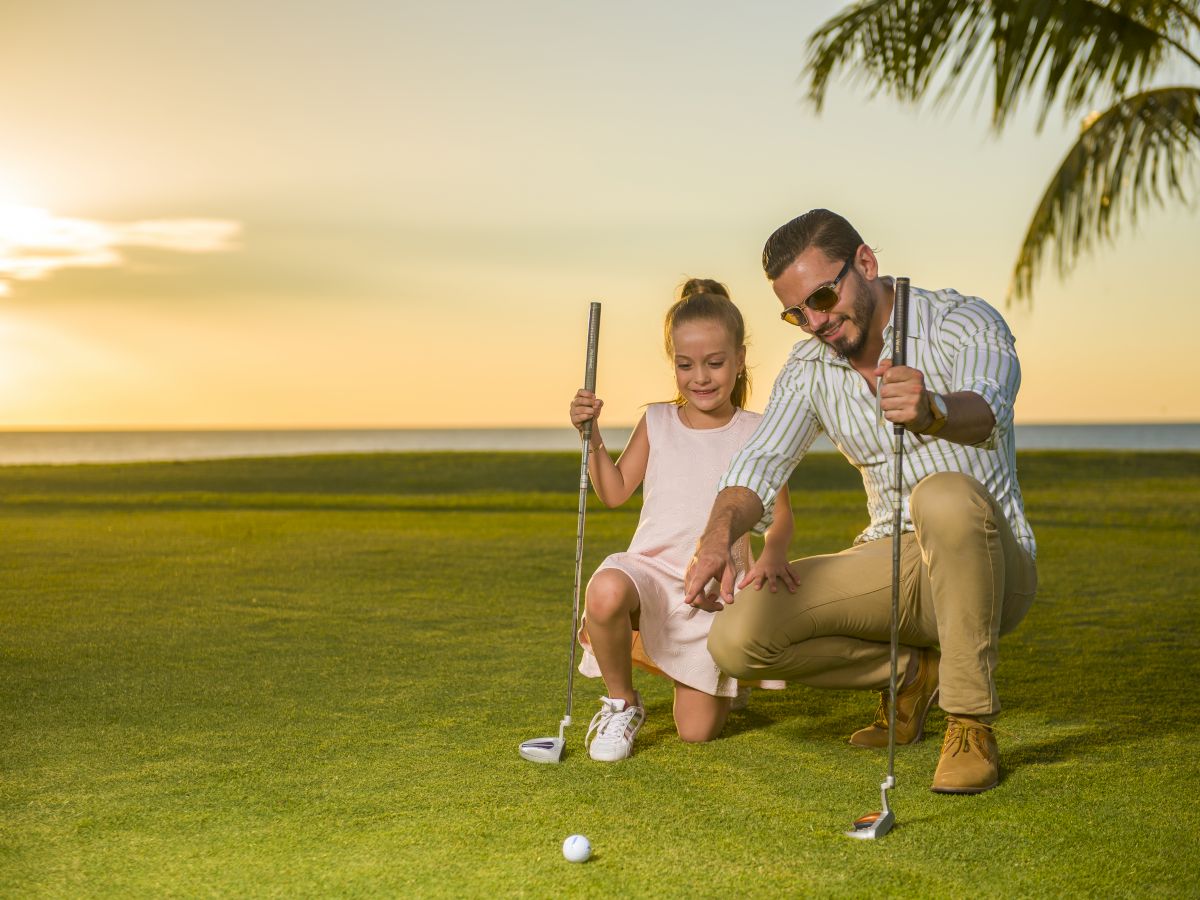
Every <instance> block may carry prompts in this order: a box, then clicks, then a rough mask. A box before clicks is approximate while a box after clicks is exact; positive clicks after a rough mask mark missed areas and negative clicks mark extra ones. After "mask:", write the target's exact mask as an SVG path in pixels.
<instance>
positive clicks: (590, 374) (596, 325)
mask: <svg viewBox="0 0 1200 900" xmlns="http://www.w3.org/2000/svg"><path fill="white" fill-rule="evenodd" d="M599 349H600V304H599V303H598V302H596V301H592V306H591V310H590V311H589V312H588V336H587V361H586V363H585V364H584V369H583V389H584V390H585V391H591V392H592V393H595V392H596V354H597V352H598V351H599ZM591 437H592V420H591V419H588V420H587V421H586V422H584V423H583V439H584V440H585V441H587V440H590V439H591Z"/></svg>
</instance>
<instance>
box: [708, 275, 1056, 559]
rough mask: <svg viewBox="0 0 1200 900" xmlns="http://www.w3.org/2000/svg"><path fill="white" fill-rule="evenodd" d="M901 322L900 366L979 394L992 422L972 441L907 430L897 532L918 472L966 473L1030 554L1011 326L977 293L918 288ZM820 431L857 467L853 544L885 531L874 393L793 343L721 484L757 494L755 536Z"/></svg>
mask: <svg viewBox="0 0 1200 900" xmlns="http://www.w3.org/2000/svg"><path fill="white" fill-rule="evenodd" d="M908 324H909V334H908V347H907V356H908V358H907V363H908V365H909V366H911V367H912V368H915V369H917V370H919V371H920V372H922V373H923V374H924V376H925V386H926V388H927V389H928V390H931V391H935V392H937V393H943V394H945V393H953V392H955V391H971V392H972V393H975V394H978V395H979V396H980V397H982V398H983V399H984V400H985V401H987V404H988V406H990V407H991V409H992V412H993V413H994V414H995V417H996V424H995V427H994V428H993V429H992V432H991V434H989V435H988V436H987V438H986V439H985V440H983V441H981V442H980V443H979V444H976V445H973V446H966V445H963V444H955V443H951V442H950V441H945V440H941V439H939V438H937V437H930V436H928V435H921V434H918V435H914V434H911V433H905V436H904V441H905V446H904V468H903V472H904V530H905V531H911V530H913V525H912V519H911V517H910V515H909V508H908V495H909V492H911V490H912V489H913V487H915V486H916V484H917V483H918V482H919V481H920V480H921V479H922V478H924V477H925V476H927V475H932V474H933V473H934V472H963V473H965V474H967V475H970V476H972V477H973V478H975V479H976V480H977V481H979V482H980V483H981V484H982V485H983V486H984V487H986V488H987V490H988V491H989V492H990V493H991V495H992V496H993V497H994V498H995V499H996V501H997V502H998V503H999V504H1000V508H1001V509H1002V510H1003V511H1004V515H1005V518H1006V519H1007V520H1008V524H1009V525H1010V526H1011V527H1012V530H1013V534H1014V535H1015V537H1016V539H1017V540H1018V541H1019V542H1020V543H1021V545H1022V546H1023V547H1025V548H1026V549H1027V550H1028V551H1029V552H1030V554H1033V555H1036V553H1037V547H1036V544H1035V543H1034V539H1033V530H1032V529H1031V528H1030V527H1029V522H1028V521H1027V520H1026V519H1025V508H1024V503H1023V501H1022V499H1021V488H1020V486H1019V485H1018V484H1017V461H1016V444H1015V441H1014V437H1013V402H1014V401H1015V400H1016V397H1017V389H1018V388H1019V387H1020V385H1021V366H1020V363H1019V362H1018V361H1017V354H1016V350H1015V348H1014V343H1015V342H1014V340H1013V336H1012V332H1011V331H1009V329H1008V325H1007V324H1005V322H1004V319H1003V318H1002V317H1001V316H1000V313H998V312H997V311H996V310H995V309H993V308H992V307H991V306H989V305H988V304H987V303H985V302H984V301H983V300H980V299H979V298H978V297H964V296H962V295H961V294H959V293H958V292H957V291H952V290H943V291H926V290H921V289H919V288H915V287H914V288H912V292H911V296H910V301H909V321H908ZM891 340H892V324H891V322H889V323H888V325H887V326H886V328H885V329H884V332H883V345H884V348H885V353H884V356H883V359H888V358H890V350H891ZM821 432H825V433H826V434H827V435H829V438H830V440H832V441H833V443H834V444H835V445H836V446H837V448H838V450H840V451H841V452H842V455H843V456H845V457H846V459H848V460H849V461H850V462H851V463H852V464H853V465H854V466H855V468H857V469H858V470H859V472H861V473H862V477H863V486H864V487H865V488H866V490H867V511H868V513H869V514H870V516H871V524H870V525H869V526H868V527H867V529H866V530H865V531H864V532H863V533H862V534H860V535H859V536H858V537H857V538H855V543H856V544H857V543H861V542H863V541H871V540H876V539H877V538H883V537H889V536H891V534H892V523H893V512H892V509H893V505H892V504H893V498H894V497H895V493H896V486H895V484H894V479H895V456H894V453H895V444H894V438H893V433H892V423H890V422H888V421H887V420H885V419H884V418H883V416H882V414H881V413H880V410H879V402H878V397H877V394H875V393H873V392H872V391H871V389H870V387H869V386H868V384H867V381H866V379H864V378H863V377H862V375H860V374H859V373H858V372H857V371H855V370H854V368H853V367H851V365H850V363H849V362H848V361H847V360H845V359H844V358H842V357H840V356H838V355H837V354H836V353H835V352H834V351H833V350H832V349H830V348H829V347H827V346H826V345H825V344H823V343H822V342H821V341H819V340H816V339H809V340H804V341H801V342H800V343H798V344H797V345H796V346H795V347H794V348H793V349H792V352H791V354H790V355H789V356H788V360H787V362H786V363H785V364H784V367H783V370H782V371H781V372H780V373H779V377H778V378H777V379H776V380H775V386H774V388H772V390H771V398H770V400H769V401H768V403H767V410H766V412H765V413H764V414H763V419H762V422H761V424H760V425H759V426H758V429H757V430H756V431H755V432H754V435H753V436H752V437H751V438H750V441H749V442H748V443H747V444H746V446H745V447H743V448H742V450H741V452H740V453H739V454H738V455H737V456H735V457H734V458H733V462H731V463H730V465H729V470H728V471H727V472H726V473H725V476H724V478H722V479H721V483H720V485H719V487H720V489H724V488H726V487H731V486H741V487H746V488H749V489H750V490H752V491H754V493H755V494H757V495H758V497H759V499H761V500H762V504H763V509H764V510H765V514H764V515H763V518H762V519H761V520H760V521H759V522H758V524H757V525H755V528H754V530H755V531H756V532H759V533H761V532H762V531H764V530H766V528H767V526H768V525H770V523H771V517H772V513H773V511H774V506H775V496H776V494H777V493H778V491H779V489H780V487H782V486H783V485H784V484H785V483H786V482H787V479H788V477H789V476H790V475H791V473H792V470H793V469H794V468H795V467H796V465H797V463H799V462H800V460H801V459H803V457H804V455H805V453H807V452H808V449H809V447H811V446H812V443H813V441H814V440H816V438H817V435H818V434H820V433H821Z"/></svg>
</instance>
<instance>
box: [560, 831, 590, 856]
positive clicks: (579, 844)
mask: <svg viewBox="0 0 1200 900" xmlns="http://www.w3.org/2000/svg"><path fill="white" fill-rule="evenodd" d="M563 856H565V857H566V858H567V859H568V860H570V861H571V862H587V861H588V860H589V859H591V857H592V842H591V841H589V840H588V839H587V838H585V837H584V836H583V835H582V834H573V835H571V836H570V837H569V838H567V839H566V840H565V841H563Z"/></svg>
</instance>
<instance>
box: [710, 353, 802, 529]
mask: <svg viewBox="0 0 1200 900" xmlns="http://www.w3.org/2000/svg"><path fill="white" fill-rule="evenodd" d="M794 356H795V354H793V357H794ZM804 368H805V367H804V366H803V365H797V364H796V362H795V360H794V358H793V359H789V360H788V363H787V364H786V365H785V366H784V368H783V370H782V371H781V372H780V373H779V377H778V378H776V379H775V385H774V387H773V388H772V389H771V397H770V399H769V400H768V401H767V409H766V411H765V412H764V413H763V418H762V421H761V422H760V423H759V425H758V429H757V430H756V431H755V432H754V434H752V435H751V436H750V440H749V441H747V442H746V445H745V446H744V447H743V448H742V449H741V450H740V451H739V452H738V454H737V455H736V456H734V458H733V461H732V462H730V464H729V469H728V470H727V471H726V473H725V475H724V477H722V478H721V480H720V482H719V483H718V484H717V491H718V492H720V491H723V490H724V489H725V488H727V487H744V488H748V489H749V490H751V491H754V493H755V494H757V495H758V499H759V500H761V501H762V505H763V516H762V518H761V519H759V520H758V522H757V524H755V526H754V528H753V531H754V533H755V534H762V533H763V532H764V531H766V530H767V528H769V527H770V525H771V521H772V519H773V518H774V516H775V498H776V496H777V495H778V494H779V491H780V489H781V488H782V487H783V486H784V485H785V484H786V483H787V480H788V478H789V477H791V474H792V471H793V470H794V469H795V468H796V465H797V464H798V463H799V462H800V460H801V459H803V458H804V454H805V453H807V452H808V449H809V448H810V447H811V446H812V444H813V441H815V440H816V439H817V436H818V435H819V434H820V433H821V426H820V423H819V422H818V421H817V417H816V414H815V413H814V411H813V408H812V403H811V402H810V401H809V398H808V392H807V391H808V388H807V384H808V380H807V379H805V378H804V377H803V375H804Z"/></svg>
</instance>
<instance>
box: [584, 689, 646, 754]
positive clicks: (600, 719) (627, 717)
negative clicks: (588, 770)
mask: <svg viewBox="0 0 1200 900" xmlns="http://www.w3.org/2000/svg"><path fill="white" fill-rule="evenodd" d="M621 702H622V701H620V700H610V699H609V698H608V697H601V698H600V711H599V712H597V713H596V714H595V715H594V716H592V721H591V724H590V725H588V733H587V736H586V737H584V739H583V746H584V747H588V746H590V745H591V742H592V741H593V740H596V739H603V738H606V737H611V736H613V735H616V736H623V735H624V734H625V729H627V728H628V727H629V723H630V721H632V719H633V717H634V716H635V715H637V711H638V708H637V707H636V706H631V705H629V704H626V706H625V708H624V709H620V710H619V709H617V704H618V703H621ZM593 732H595V738H593V737H592V733H593Z"/></svg>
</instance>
